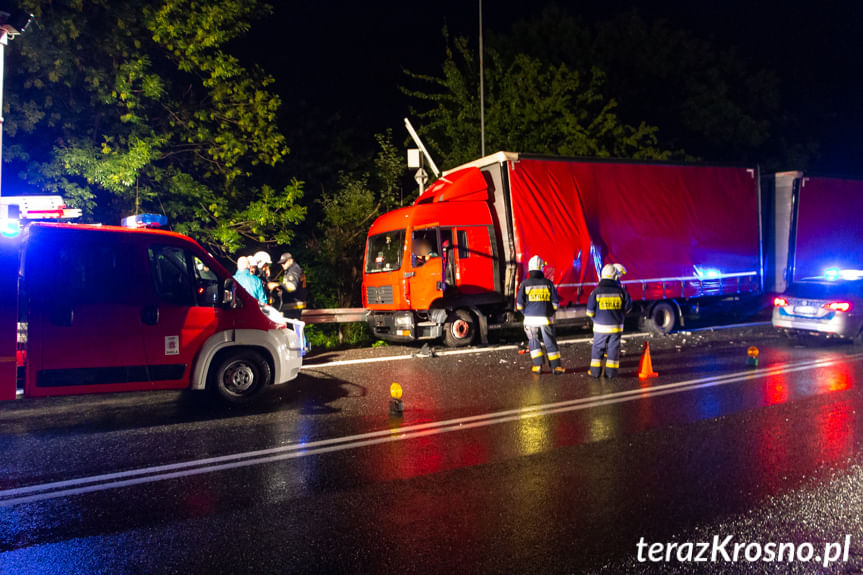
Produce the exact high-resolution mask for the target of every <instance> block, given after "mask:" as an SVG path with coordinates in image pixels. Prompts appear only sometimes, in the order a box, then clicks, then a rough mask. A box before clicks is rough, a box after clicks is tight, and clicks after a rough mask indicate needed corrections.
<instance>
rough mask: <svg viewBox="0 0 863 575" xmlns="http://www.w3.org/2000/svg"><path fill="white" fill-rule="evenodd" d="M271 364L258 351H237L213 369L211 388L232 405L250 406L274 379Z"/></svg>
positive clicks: (221, 360)
mask: <svg viewBox="0 0 863 575" xmlns="http://www.w3.org/2000/svg"><path fill="white" fill-rule="evenodd" d="M272 378H273V374H272V370H271V369H270V364H269V363H267V362H266V360H264V358H263V357H261V354H259V353H258V352H256V351H252V350H248V349H247V350H242V349H238V350H234V351H230V352H228V353H226V354H225V355H223V356H222V357H221V358H220V360H219V361H218V362H217V363H216V364H214V366H213V367H211V368H210V382H209V386H208V387H209V388H210V389H211V390H212V392H213V393H215V394H216V395H218V396H219V398H220V399H222V400H223V401H226V402H228V403H232V404H241V403H248V402H249V401H251V400H252V398H253V397H255V396H256V395H257V394H258V393H259V392H260V391H261V390H263V389H264V387H266V386H267V385H268V384H269V383H270V382H271V380H272Z"/></svg>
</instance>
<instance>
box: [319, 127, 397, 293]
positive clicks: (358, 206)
mask: <svg viewBox="0 0 863 575" xmlns="http://www.w3.org/2000/svg"><path fill="white" fill-rule="evenodd" d="M375 140H376V141H377V144H378V147H379V150H378V152H377V154H376V155H375V157H374V158H373V159H371V161H370V162H369V164H370V165H371V170H372V171H371V172H369V171H365V172H361V173H358V174H347V173H342V174H341V175H340V177H339V185H338V188H337V190H336V191H335V192H334V193H327V194H324V195H323V198H322V199H321V205H322V214H323V217H322V219H321V221H320V223H319V224H318V231H319V233H320V236H321V237H320V238H317V237H316V238H313V239H312V240H311V241H310V244H311V245H310V247H311V248H312V250H311V251H312V252H314V253H315V254H316V258H315V259H316V262H315V263H314V264H313V266H312V267H313V269H312V272H311V275H312V278H311V279H313V280H314V282H313V285H315V292H316V294H317V295H316V297H317V298H320V299H321V300H323V301H319V302H318V305H321V304H324V305H327V306H336V307H351V306H354V305H357V306H358V305H360V297H359V296H360V284H361V283H362V278H363V275H362V264H363V255H364V254H363V247H364V246H365V240H366V233H367V232H368V230H369V227H370V226H371V224H372V222H373V221H374V220H375V218H377V217H378V216H379V215H381V214H382V213H384V212H387V211H389V210H391V209H393V208H395V207H398V206H399V204H400V202H401V193H400V192H401V186H400V183H399V182H400V179H401V177H402V175H403V173H404V167H403V165H402V162H401V157H400V155H399V154H398V151H397V149H396V147H395V146H394V145H393V144H392V132H391V131H389V130H388V131H387V132H386V134H376V135H375Z"/></svg>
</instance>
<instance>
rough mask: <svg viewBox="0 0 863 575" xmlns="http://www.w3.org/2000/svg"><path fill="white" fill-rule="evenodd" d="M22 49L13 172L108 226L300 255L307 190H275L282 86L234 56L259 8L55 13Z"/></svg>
mask: <svg viewBox="0 0 863 575" xmlns="http://www.w3.org/2000/svg"><path fill="white" fill-rule="evenodd" d="M31 11H33V12H34V14H35V16H36V25H35V26H33V27H32V28H31V30H29V31H28V32H27V34H26V35H25V36H22V37H21V38H20V39H17V40H16V41H15V43H14V50H10V65H9V71H10V74H9V77H8V79H7V100H6V104H7V107H6V111H5V114H4V115H5V116H6V118H7V122H6V132H7V134H8V141H7V144H9V145H8V146H7V148H6V154H7V155H6V159H7V160H8V161H12V162H13V166H14V167H15V169H16V170H17V171H18V172H19V173H20V175H21V176H22V177H23V178H24V180H25V181H26V182H27V183H29V184H31V185H33V186H35V187H37V188H39V189H40V190H41V191H43V192H48V193H60V194H62V195H63V196H64V197H66V198H67V200H69V202H70V203H71V204H72V205H75V206H78V207H81V208H83V209H84V210H85V212H86V214H87V215H88V216H89V217H90V218H92V219H95V220H99V221H106V222H111V223H113V222H116V221H117V220H118V219H119V218H120V217H122V216H124V215H128V214H130V213H133V212H136V211H155V212H159V213H164V214H166V215H167V216H169V219H170V221H171V222H173V223H174V229H176V230H178V231H181V232H184V233H189V234H192V235H194V236H196V237H197V238H198V239H200V240H202V241H205V242H207V243H208V244H209V245H210V246H211V247H213V248H216V249H217V250H219V251H222V252H223V253H224V252H231V251H234V250H236V249H238V248H239V247H240V246H242V245H243V244H245V243H246V242H255V243H268V242H271V243H287V242H288V241H289V240H290V239H291V237H292V235H293V234H292V227H293V226H294V225H295V224H297V223H298V222H300V221H302V219H303V217H304V215H305V208H304V207H302V206H301V205H300V204H299V201H300V199H301V198H302V192H303V187H302V184H301V183H300V182H297V181H291V182H289V183H288V184H287V185H284V186H280V187H278V188H277V187H273V186H272V185H267V170H268V169H269V168H271V167H272V166H274V165H276V164H277V163H278V162H280V161H281V160H282V158H283V157H284V156H285V155H286V154H287V153H288V148H287V146H286V143H285V139H284V137H283V136H282V134H281V133H280V132H279V129H278V126H277V123H276V117H277V112H278V110H279V107H280V105H281V101H280V99H279V97H278V96H277V95H275V94H273V93H272V92H271V91H270V86H271V85H272V83H273V78H272V77H270V76H269V75H268V74H266V73H264V72H263V71H262V70H260V69H258V68H257V67H252V68H246V67H244V66H242V65H241V63H240V62H239V60H238V59H237V58H236V57H235V56H233V55H232V54H231V53H229V51H228V47H229V46H230V45H231V43H236V42H238V41H239V40H240V39H241V37H242V36H243V35H244V34H245V33H247V32H248V31H249V28H250V24H249V23H250V22H251V21H253V19H254V18H255V17H257V16H260V15H261V14H266V13H267V12H268V11H269V7H268V6H267V5H265V4H263V3H262V2H261V1H260V0H214V1H212V2H206V3H200V2H194V1H192V0H161V1H157V2H149V3H143V4H142V3H139V2H135V1H133V0H68V1H65V2H56V1H51V0H43V1H42V2H40V3H38V4H37V5H35V6H33V7H31Z"/></svg>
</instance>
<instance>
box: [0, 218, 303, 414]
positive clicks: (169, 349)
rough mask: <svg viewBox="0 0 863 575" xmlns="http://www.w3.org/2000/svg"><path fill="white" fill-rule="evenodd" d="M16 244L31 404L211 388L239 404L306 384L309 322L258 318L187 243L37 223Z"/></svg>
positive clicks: (159, 235)
mask: <svg viewBox="0 0 863 575" xmlns="http://www.w3.org/2000/svg"><path fill="white" fill-rule="evenodd" d="M19 241H20V246H19V250H18V254H17V255H18V257H19V261H18V264H17V272H18V273H17V279H18V285H17V290H18V298H17V306H18V309H17V315H18V317H17V320H18V323H19V328H21V329H20V331H21V333H22V334H23V339H24V342H25V345H23V346H22V348H23V349H20V350H19V354H18V355H19V363H20V364H21V365H20V366H19V368H21V369H19V371H23V395H24V396H25V397H45V396H52V395H69V394H79V393H98V392H115V391H140V390H156V389H187V388H188V389H205V388H208V389H211V390H212V391H213V392H214V393H216V394H217V395H218V396H220V397H221V398H222V399H224V400H226V401H228V402H231V403H243V402H246V401H249V400H250V399H251V398H252V397H254V396H255V395H257V394H258V393H259V392H260V391H262V390H263V389H264V388H265V387H267V386H268V385H270V384H274V383H284V382H287V381H289V380H292V379H294V378H295V377H296V376H297V374H298V372H299V368H300V365H301V364H302V354H303V349H304V339H303V324H302V322H298V321H293V320H286V319H285V318H284V317H281V316H280V314H278V313H277V312H275V310H267V309H266V308H262V307H261V306H260V305H259V304H258V303H257V302H256V301H255V300H254V298H252V297H251V296H250V295H249V294H247V293H246V292H245V290H243V289H242V288H239V287H238V286H237V285H235V284H234V282H233V279H232V278H231V275H230V274H229V273H228V271H227V270H225V269H224V268H223V267H222V266H221V265H220V264H219V263H218V262H217V261H216V260H215V259H214V258H213V257H212V256H211V255H210V254H209V253H207V252H206V250H204V249H203V248H202V247H201V246H200V245H199V244H197V243H196V242H195V241H194V240H192V239H191V238H188V237H186V236H182V235H180V234H176V233H172V232H167V231H160V230H146V229H137V230H136V229H128V228H122V227H113V226H98V225H79V224H47V223H34V224H31V225H30V226H29V227H28V228H27V229H26V230H25V231H24V232H23V234H22V236H21V237H20V238H19ZM8 251H9V250H5V251H4V253H7V252H8ZM9 267H10V266H8V265H7V266H5V267H4V269H8V268H9ZM9 299H10V300H13V302H14V299H15V298H9ZM9 303H10V302H9V301H4V303H3V305H4V306H7V305H9ZM12 305H15V304H14V303H12ZM7 315H8V314H7ZM2 385H3V386H4V389H7V390H8V385H9V384H8V382H5V381H4V382H3V383H2ZM11 385H12V386H13V389H14V386H15V383H14V382H12V384H11ZM4 397H6V398H8V391H7V393H5V394H4Z"/></svg>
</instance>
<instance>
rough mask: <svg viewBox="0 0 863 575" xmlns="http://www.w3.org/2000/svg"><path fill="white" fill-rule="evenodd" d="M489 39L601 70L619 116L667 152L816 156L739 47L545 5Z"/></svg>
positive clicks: (766, 76)
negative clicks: (646, 130) (653, 134)
mask: <svg viewBox="0 0 863 575" xmlns="http://www.w3.org/2000/svg"><path fill="white" fill-rule="evenodd" d="M489 42H490V43H491V44H492V45H493V46H496V47H497V48H499V49H500V50H502V51H504V52H506V53H511V52H512V49H511V48H510V47H512V46H517V47H519V48H518V49H524V50H526V51H527V52H528V53H529V54H530V55H531V56H533V57H535V58H539V59H540V60H542V61H543V62H548V63H551V64H554V65H560V64H563V65H566V66H569V67H570V68H572V69H574V70H579V71H581V72H582V73H586V72H587V71H588V70H590V69H592V68H594V67H596V66H599V67H600V68H602V69H603V70H605V71H606V73H607V83H606V87H607V89H608V90H609V93H611V94H614V96H615V98H616V99H617V101H618V103H619V104H620V106H619V111H620V116H621V118H623V119H624V120H626V121H638V122H641V121H645V122H648V123H649V124H652V125H656V126H659V127H660V128H661V130H662V135H663V141H665V142H666V143H667V145H669V146H670V147H672V148H676V149H685V150H686V151H687V152H688V153H690V154H693V155H695V156H698V157H702V158H706V159H710V160H723V161H759V162H762V163H766V164H769V165H781V164H784V163H785V162H786V161H788V160H791V159H792V158H793V159H794V160H795V161H800V160H803V161H804V162H805V158H807V157H811V155H812V152H813V148H812V146H811V143H809V142H804V141H801V140H800V138H801V134H800V132H799V130H798V129H797V125H796V120H794V119H793V118H792V117H791V116H790V115H789V114H788V111H787V106H786V105H785V103H784V102H783V101H782V98H781V93H782V87H781V80H780V77H779V75H778V74H777V73H776V72H775V71H774V70H772V69H770V68H769V67H767V66H765V65H764V64H763V63H762V62H759V61H755V60H753V59H751V58H748V57H746V56H745V55H744V54H743V53H742V52H741V51H740V49H739V48H736V47H735V46H731V45H728V44H722V43H720V42H719V41H717V40H711V39H709V38H708V39H705V38H700V37H698V36H697V35H696V34H694V33H692V32H690V31H687V30H682V29H679V28H676V27H674V26H672V25H671V24H670V23H669V22H668V21H665V20H653V21H649V20H646V19H645V18H643V17H642V16H641V15H640V14H639V13H638V12H636V11H630V12H626V13H623V14H619V15H617V16H615V17H613V18H610V19H608V20H605V21H598V22H595V23H592V24H586V23H584V22H582V21H581V20H579V19H578V18H576V17H573V16H571V15H570V14H569V13H568V12H567V11H566V10H564V9H563V8H561V7H560V6H554V5H551V6H549V7H548V8H546V10H545V11H544V12H543V13H542V15H541V16H539V17H538V18H536V19H533V20H527V21H522V22H519V23H517V24H516V25H515V27H514V29H513V32H512V33H511V34H506V35H493V36H492V37H491V38H490V40H489ZM791 134H793V136H791V137H789V136H790V135H791ZM789 141H796V142H797V143H796V144H790V143H789ZM801 165H802V164H797V166H798V167H799V166H801ZM785 169H787V167H786V168H785Z"/></svg>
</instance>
